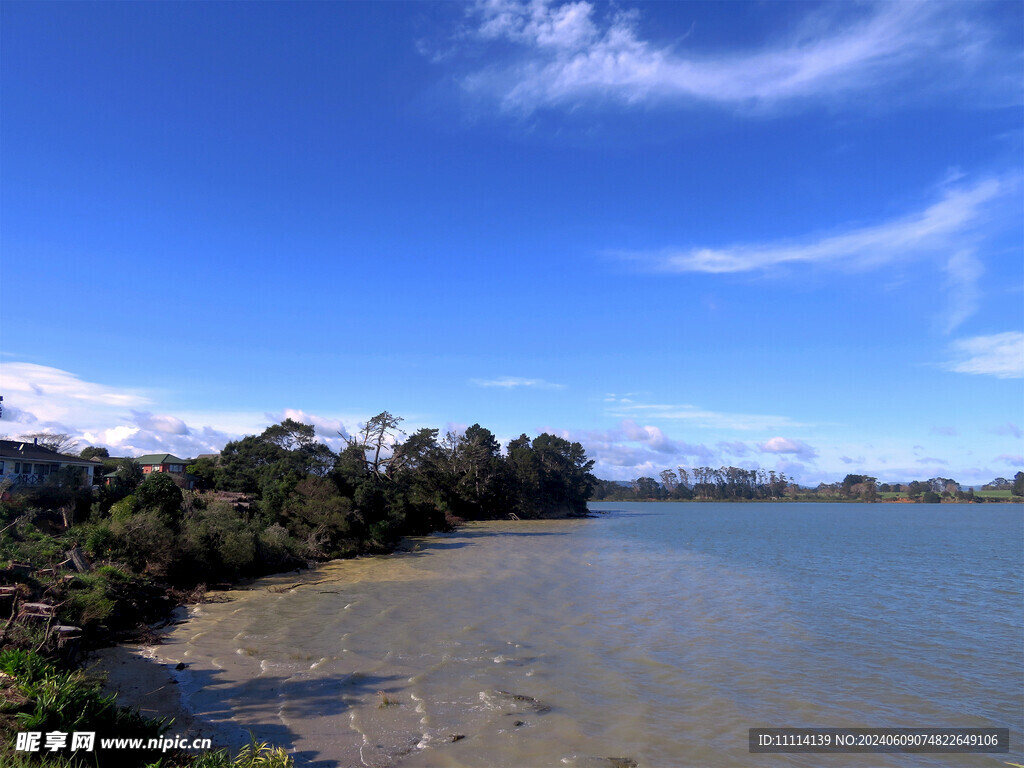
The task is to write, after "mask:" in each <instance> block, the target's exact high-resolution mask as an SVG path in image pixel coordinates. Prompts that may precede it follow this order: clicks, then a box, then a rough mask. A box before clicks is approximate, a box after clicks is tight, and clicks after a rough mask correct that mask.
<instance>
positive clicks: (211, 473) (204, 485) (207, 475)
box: [185, 456, 217, 491]
mask: <svg viewBox="0 0 1024 768" xmlns="http://www.w3.org/2000/svg"><path fill="white" fill-rule="evenodd" d="M185 471H186V472H188V474H189V475H191V476H192V477H193V478H194V479H195V483H196V488H197V489H199V490H200V491H209V490H212V489H213V488H214V487H215V486H216V485H217V462H215V461H214V460H213V459H211V458H208V457H205V456H204V457H202V458H199V459H196V460H195V461H194V462H192V463H191V464H189V465H188V466H187V467H185Z"/></svg>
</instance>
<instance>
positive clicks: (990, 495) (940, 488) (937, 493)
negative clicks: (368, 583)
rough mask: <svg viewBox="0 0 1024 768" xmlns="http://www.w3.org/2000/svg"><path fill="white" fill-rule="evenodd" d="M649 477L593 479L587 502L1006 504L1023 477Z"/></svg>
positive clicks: (1022, 486)
mask: <svg viewBox="0 0 1024 768" xmlns="http://www.w3.org/2000/svg"><path fill="white" fill-rule="evenodd" d="M658 477H659V479H658V480H656V479H654V478H653V477H638V478H636V479H635V480H631V481H630V482H629V483H621V482H617V481H613V480H598V481H597V483H596V485H595V486H594V495H593V496H592V497H591V499H592V500H593V501H651V500H654V501H755V500H770V499H789V500H794V501H853V500H856V501H867V502H876V501H910V502H922V503H931V504H937V503H940V502H942V501H966V502H982V501H1012V500H1014V499H1015V498H1017V499H1019V498H1020V497H1024V472H1018V473H1017V474H1016V475H1014V478H1013V480H1007V479H1006V478H1003V477H997V478H996V479H995V480H993V481H992V482H990V483H987V484H986V485H984V486H983V487H982V489H981V490H980V491H978V492H975V491H974V489H972V488H967V489H964V488H962V487H961V485H960V483H958V482H957V481H956V480H953V479H951V478H948V477H933V478H930V479H929V480H914V481H911V482H909V483H879V482H878V478H875V477H871V476H870V475H857V474H848V475H846V477H844V478H843V480H842V481H841V482H835V483H820V484H819V485H818V486H817V487H816V488H806V487H803V486H800V485H798V484H796V483H794V482H791V481H789V480H787V478H786V476H785V475H784V474H783V473H781V472H779V473H776V472H773V471H770V470H768V471H765V470H763V469H758V470H752V469H742V468H740V467H719V468H718V469H714V468H712V467H694V468H693V469H691V470H687V469H685V468H683V467H679V469H678V470H672V469H666V470H664V471H663V472H661V473H660V474H659V476H658Z"/></svg>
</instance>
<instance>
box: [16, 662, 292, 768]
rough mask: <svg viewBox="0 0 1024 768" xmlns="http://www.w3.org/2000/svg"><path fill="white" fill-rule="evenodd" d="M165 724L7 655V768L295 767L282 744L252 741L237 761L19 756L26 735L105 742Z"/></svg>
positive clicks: (76, 676) (220, 756)
mask: <svg viewBox="0 0 1024 768" xmlns="http://www.w3.org/2000/svg"><path fill="white" fill-rule="evenodd" d="M169 726H170V722H169V721H166V720H162V719H161V720H151V719H149V718H146V717H143V716H142V715H141V714H139V713H138V712H137V711H136V710H132V709H126V708H124V707H120V706H118V705H117V701H116V697H115V696H113V695H107V694H104V693H103V691H102V688H101V686H100V683H99V682H98V681H96V680H93V679H90V678H88V677H86V676H85V675H84V674H83V673H81V672H73V671H68V670H63V669H60V668H59V667H57V666H56V665H55V664H54V663H52V662H50V661H49V660H47V659H45V658H43V657H42V656H40V655H38V654H36V653H34V652H32V651H24V650H18V649H7V650H4V651H0V765H2V766H4V768H39V767H40V766H46V767H47V768H85V766H90V767H91V766H95V768H293V766H294V762H293V760H292V758H291V756H290V755H288V753H287V752H286V751H285V750H284V748H283V747H275V746H272V745H270V744H267V743H265V742H264V743H257V742H256V740H255V739H253V741H252V743H250V744H249V745H247V746H246V747H243V748H242V749H241V750H240V751H239V752H238V754H237V755H235V756H234V757H232V756H231V754H230V753H229V752H228V751H227V750H224V749H221V750H213V751H210V752H206V753H204V754H202V755H190V754H180V753H179V754H168V755H163V756H157V755H154V753H153V751H152V750H139V751H137V752H132V751H129V750H117V751H103V750H100V749H99V748H98V744H97V748H96V750H95V751H92V752H80V753H69V752H67V751H64V752H56V753H49V752H43V751H40V752H16V751H14V744H15V734H17V733H19V732H23V731H38V732H40V733H47V732H50V731H62V732H64V733H71V732H74V731H80V732H81V731H92V732H95V733H96V734H97V740H98V739H99V738H101V737H102V738H142V739H145V740H148V739H150V738H157V737H159V736H162V735H163V734H164V732H166V730H167V728H168V727H169Z"/></svg>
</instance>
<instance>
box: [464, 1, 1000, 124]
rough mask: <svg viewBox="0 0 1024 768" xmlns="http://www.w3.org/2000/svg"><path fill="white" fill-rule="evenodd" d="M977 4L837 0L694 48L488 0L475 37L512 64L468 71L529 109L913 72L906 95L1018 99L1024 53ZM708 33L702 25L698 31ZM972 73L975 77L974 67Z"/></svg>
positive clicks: (860, 81) (737, 92)
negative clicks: (754, 37)
mask: <svg viewBox="0 0 1024 768" xmlns="http://www.w3.org/2000/svg"><path fill="white" fill-rule="evenodd" d="M983 10H984V9H981V11H979V9H977V8H976V7H974V4H958V5H947V4H939V3H924V2H901V3H892V2H886V3H877V4H873V5H867V6H854V5H852V4H836V5H833V6H829V7H826V8H825V9H822V10H819V11H817V12H813V13H811V14H809V15H808V16H806V17H805V19H804V21H803V23H802V24H800V25H799V26H798V28H796V29H794V30H792V31H791V32H790V33H789V34H788V35H786V36H785V37H782V38H780V39H777V40H774V41H772V42H771V43H769V44H767V45H765V46H764V47H762V48H760V49H758V50H736V49H730V50H722V51H719V52H716V53H696V52H686V51H679V50H676V49H675V48H674V47H673V46H670V45H659V44H656V43H653V42H651V41H648V40H645V39H643V38H642V37H641V36H640V33H639V32H638V21H639V20H640V14H639V13H638V12H635V11H634V12H621V11H618V12H612V13H609V14H606V15H605V16H603V17H602V16H601V15H599V14H598V13H597V12H595V7H594V5H592V4H591V3H589V2H569V3H563V4H553V3H550V2H546V1H545V0H532V1H531V2H524V1H522V0H482V1H481V2H478V3H477V4H476V6H475V7H474V8H473V10H472V11H471V12H470V14H469V16H470V23H471V24H472V25H473V27H472V29H470V30H469V35H468V36H472V37H476V38H477V39H480V40H484V41H487V42H500V43H504V44H506V45H508V44H511V45H512V46H514V53H513V54H512V55H511V56H510V57H509V58H508V59H506V60H505V61H504V62H503V63H502V64H499V65H495V66H491V67H489V68H487V69H485V70H481V71H477V72H476V73H474V74H472V75H470V76H469V77H467V78H465V80H464V83H463V84H464V86H465V87H466V88H467V89H468V90H470V91H475V92H483V93H488V94H494V95H495V96H496V97H497V98H498V99H499V100H500V103H501V106H502V108H503V109H505V110H507V111H514V112H520V113H529V112H532V111H534V110H536V109H538V108H540V107H547V106H567V107H572V106H575V105H577V104H579V103H581V102H583V101H586V100H593V99H606V100H613V101H617V102H619V103H623V104H626V105H633V104H640V103H649V102H653V101H671V102H683V103H714V104H721V105H727V106H738V107H744V108H750V107H760V108H766V107H771V106H774V105H776V104H780V103H787V102H793V101H796V100H800V99H808V98H817V99H827V100H829V101H835V100H836V98H838V97H841V96H844V95H848V94H851V93H855V92H858V91H865V90H869V89H876V88H879V87H884V88H887V89H892V88H893V87H894V86H896V85H898V84H904V85H905V84H906V83H907V82H913V81H915V80H914V79H915V77H916V76H918V75H923V77H921V78H919V79H918V80H917V82H918V83H919V87H917V88H915V89H907V88H904V89H903V90H902V96H904V97H906V96H908V95H910V94H911V93H913V94H919V93H921V92H922V91H923V90H925V89H924V88H923V87H921V86H920V83H922V82H927V83H929V87H930V88H931V89H935V88H937V87H938V88H943V89H945V90H949V89H952V88H956V87H960V88H961V90H962V91H965V92H968V93H970V92H971V91H970V87H969V86H971V85H973V89H974V92H975V94H976V95H980V94H977V92H978V91H981V92H982V93H984V94H986V95H989V97H990V98H992V94H993V93H999V94H1001V100H1006V99H1011V100H1013V99H1019V96H1020V94H1019V90H1020V89H1019V84H1017V83H1015V81H1014V78H1013V77H1012V76H1011V75H1010V73H1011V72H1013V71H1017V70H1018V69H1019V67H1017V66H1015V64H1016V62H1017V61H1018V60H1019V54H1018V53H1017V52H1016V51H1015V49H1014V48H1012V47H1011V46H1003V45H1001V44H999V42H998V35H997V34H995V33H994V32H993V30H992V29H991V28H989V27H987V26H986V24H985V22H984V21H983V20H981V19H980V18H979V17H981V16H982V15H984V13H983ZM697 32H698V34H699V32H700V30H697ZM972 75H973V77H971V76H972Z"/></svg>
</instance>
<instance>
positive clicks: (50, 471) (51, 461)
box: [0, 440, 103, 487]
mask: <svg viewBox="0 0 1024 768" xmlns="http://www.w3.org/2000/svg"><path fill="white" fill-rule="evenodd" d="M65 467H75V468H76V469H78V470H79V471H80V472H81V476H82V485H92V484H93V480H94V478H95V479H98V478H99V473H98V471H97V470H99V469H102V468H103V462H102V461H100V460H99V459H83V458H81V457H80V456H69V455H68V454H66V453H57V452H56V451H54V450H52V449H50V448H46V447H44V446H42V445H39V444H38V441H36V440H33V441H32V442H31V443H29V442H26V441H24V440H0V479H2V480H10V481H11V483H12V487H14V486H19V485H40V484H41V483H44V482H46V478H48V477H49V476H50V475H54V474H56V473H57V472H59V471H60V470H62V469H64V468H65Z"/></svg>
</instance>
